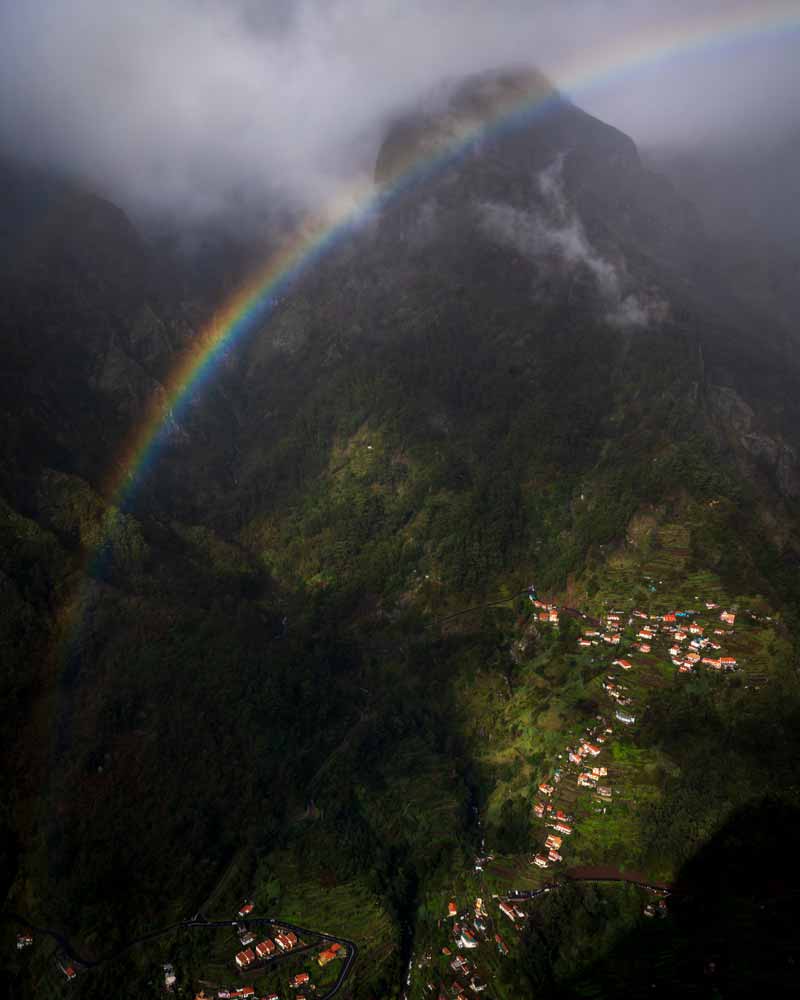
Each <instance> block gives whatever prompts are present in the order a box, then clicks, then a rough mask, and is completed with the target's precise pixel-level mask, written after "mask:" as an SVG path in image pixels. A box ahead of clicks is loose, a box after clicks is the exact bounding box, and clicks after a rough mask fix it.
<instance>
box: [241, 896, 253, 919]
mask: <svg viewBox="0 0 800 1000" xmlns="http://www.w3.org/2000/svg"><path fill="white" fill-rule="evenodd" d="M252 912H253V904H252V903H248V902H247V901H246V900H245V902H244V903H242V905H241V906H240V907H239V912H238V914H237V916H239V917H246V916H247V914H248V913H252Z"/></svg>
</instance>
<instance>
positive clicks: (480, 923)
mask: <svg viewBox="0 0 800 1000" xmlns="http://www.w3.org/2000/svg"><path fill="white" fill-rule="evenodd" d="M472 926H473V927H474V928H475V930H476V931H478V932H479V933H480V934H485V933H486V928H487V926H488V925H487V923H486V921H485V920H484V919H483V917H481V916H477V917H475V919H474V920H473V921H472Z"/></svg>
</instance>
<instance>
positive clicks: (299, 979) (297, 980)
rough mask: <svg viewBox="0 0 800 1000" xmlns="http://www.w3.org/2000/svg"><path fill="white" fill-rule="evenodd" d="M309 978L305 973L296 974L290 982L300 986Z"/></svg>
mask: <svg viewBox="0 0 800 1000" xmlns="http://www.w3.org/2000/svg"><path fill="white" fill-rule="evenodd" d="M310 978H311V976H309V974H308V973H307V972H298V973H297V975H296V976H295V977H294V979H293V980H292V982H294V983H296V984H297V985H298V986H300V984H301V983H307V982H308V981H309V979H310Z"/></svg>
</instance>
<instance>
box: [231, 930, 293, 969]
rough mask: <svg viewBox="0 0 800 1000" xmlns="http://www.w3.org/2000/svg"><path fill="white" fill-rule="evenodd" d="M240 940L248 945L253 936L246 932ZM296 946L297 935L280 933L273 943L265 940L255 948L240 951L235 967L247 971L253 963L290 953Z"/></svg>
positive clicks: (286, 932)
mask: <svg viewBox="0 0 800 1000" xmlns="http://www.w3.org/2000/svg"><path fill="white" fill-rule="evenodd" d="M245 939H246V940H245ZM240 940H242V941H243V943H244V944H250V943H252V941H254V940H255V936H254V935H253V934H252V933H251V932H250V931H246V932H245V934H244V935H240ZM297 944H298V941H297V935H296V934H295V933H294V931H285V932H284V931H280V932H279V933H277V934H276V935H275V940H274V941H273V940H272V939H271V938H265V939H264V940H263V941H260V942H259V943H258V944H257V945H256V946H255V948H245V949H243V950H242V951H240V952H239V953H238V954H237V955H236V959H235V961H236V966H237V968H238V969H240V970H244V969H249V968H250V967H251V966H252V965H253V964H254V963H255V962H258V961H264V960H265V959H268V958H271V957H272V956H273V955H275V954H282V953H285V952H287V951H291V950H292V949H293V948H296V947H297Z"/></svg>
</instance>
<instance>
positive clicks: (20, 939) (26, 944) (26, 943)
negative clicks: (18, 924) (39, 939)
mask: <svg viewBox="0 0 800 1000" xmlns="http://www.w3.org/2000/svg"><path fill="white" fill-rule="evenodd" d="M32 944H33V935H32V934H17V950H18V951H21V950H22V949H23V948H30V946H31V945H32Z"/></svg>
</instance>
